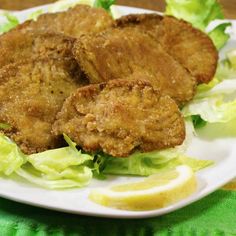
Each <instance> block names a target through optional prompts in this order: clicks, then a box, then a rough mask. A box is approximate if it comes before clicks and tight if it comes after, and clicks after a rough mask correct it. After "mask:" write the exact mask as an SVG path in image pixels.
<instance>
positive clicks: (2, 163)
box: [0, 134, 26, 175]
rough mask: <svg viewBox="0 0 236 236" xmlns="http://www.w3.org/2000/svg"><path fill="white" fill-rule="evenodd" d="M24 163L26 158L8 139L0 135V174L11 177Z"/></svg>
mask: <svg viewBox="0 0 236 236" xmlns="http://www.w3.org/2000/svg"><path fill="white" fill-rule="evenodd" d="M25 162H26V156H25V155H24V154H23V153H22V152H21V151H20V149H19V148H18V146H17V145H16V144H15V143H14V142H12V141H11V140H10V139H9V138H7V137H6V136H4V135H3V134H0V173H3V174H5V175H11V174H12V173H14V172H15V171H16V170H18V169H19V168H20V167H21V166H22V165H23V164H24V163H25Z"/></svg>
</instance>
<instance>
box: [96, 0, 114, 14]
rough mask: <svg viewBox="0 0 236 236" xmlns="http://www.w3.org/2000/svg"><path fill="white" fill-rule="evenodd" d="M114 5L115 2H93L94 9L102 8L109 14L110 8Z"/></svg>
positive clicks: (100, 0) (105, 0)
mask: <svg viewBox="0 0 236 236" xmlns="http://www.w3.org/2000/svg"><path fill="white" fill-rule="evenodd" d="M113 4H115V0H95V1H94V5H93V6H94V7H102V8H103V9H105V10H106V11H108V12H110V8H111V6H112V5H113Z"/></svg>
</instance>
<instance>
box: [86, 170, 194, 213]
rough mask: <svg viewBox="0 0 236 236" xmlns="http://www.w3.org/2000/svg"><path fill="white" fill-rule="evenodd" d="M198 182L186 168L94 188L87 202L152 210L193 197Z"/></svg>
mask: <svg viewBox="0 0 236 236" xmlns="http://www.w3.org/2000/svg"><path fill="white" fill-rule="evenodd" d="M196 188H197V180H196V177H195V175H194V173H193V171H192V169H191V168H190V167H188V166H186V165H181V166H178V167H176V168H174V169H170V170H167V171H163V172H160V173H158V174H155V175H151V176H149V177H147V178H145V179H144V180H142V181H139V182H133V183H127V184H123V185H116V186H112V187H109V188H95V189H93V190H92V191H91V192H90V195H89V198H90V200H92V201H94V202H96V203H98V204H101V205H103V206H108V207H112V208H118V209H123V210H136V211H141V210H153V209H157V208H162V207H165V206H167V205H169V204H171V203H174V202H177V201H179V200H181V199H183V198H185V197H188V196H189V195H190V194H192V193H193V192H194V191H195V190H196Z"/></svg>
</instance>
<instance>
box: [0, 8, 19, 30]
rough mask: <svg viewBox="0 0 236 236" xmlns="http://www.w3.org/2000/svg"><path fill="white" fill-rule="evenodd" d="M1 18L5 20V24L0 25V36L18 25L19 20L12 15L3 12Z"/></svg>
mask: <svg viewBox="0 0 236 236" xmlns="http://www.w3.org/2000/svg"><path fill="white" fill-rule="evenodd" d="M1 16H3V17H5V18H6V22H5V23H3V24H0V34H2V33H5V32H8V31H9V30H11V29H13V28H15V27H16V26H17V25H18V24H19V20H18V19H17V17H15V16H14V15H13V14H10V13H8V12H4V13H2V14H1Z"/></svg>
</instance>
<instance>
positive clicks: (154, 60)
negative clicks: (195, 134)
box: [73, 27, 196, 104]
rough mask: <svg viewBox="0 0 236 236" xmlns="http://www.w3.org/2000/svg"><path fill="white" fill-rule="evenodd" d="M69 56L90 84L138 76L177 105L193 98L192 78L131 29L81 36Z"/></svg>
mask: <svg viewBox="0 0 236 236" xmlns="http://www.w3.org/2000/svg"><path fill="white" fill-rule="evenodd" d="M73 54H74V56H75V58H76V60H77V61H78V63H79V65H80V66H81V68H82V70H83V71H84V72H85V73H86V75H87V76H88V79H89V81H90V83H101V82H104V81H108V80H112V79H127V78H129V77H132V76H133V75H135V76H136V75H137V74H139V75H140V76H141V77H144V78H145V79H146V80H149V81H150V82H151V84H152V85H153V86H154V87H155V89H160V90H161V91H162V93H163V94H166V95H170V96H171V97H172V98H173V99H175V100H176V101H177V102H178V103H179V104H183V103H185V102H187V101H189V100H191V99H192V98H193V96H194V94H195V87H196V80H195V78H194V77H193V76H191V74H190V73H189V72H188V71H187V70H186V69H185V68H184V67H183V66H182V65H181V64H179V63H178V61H176V60H175V59H173V57H172V56H170V55H169V54H168V53H166V51H165V50H163V48H162V46H161V45H160V44H159V43H158V42H157V41H156V40H154V39H153V38H152V37H150V36H149V35H148V34H146V33H144V32H142V31H138V30H136V29H135V28H133V27H125V28H113V29H109V30H107V31H104V32H102V33H100V34H97V35H96V36H94V35H83V36H82V37H80V39H78V40H77V41H76V42H75V46H74V49H73Z"/></svg>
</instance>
